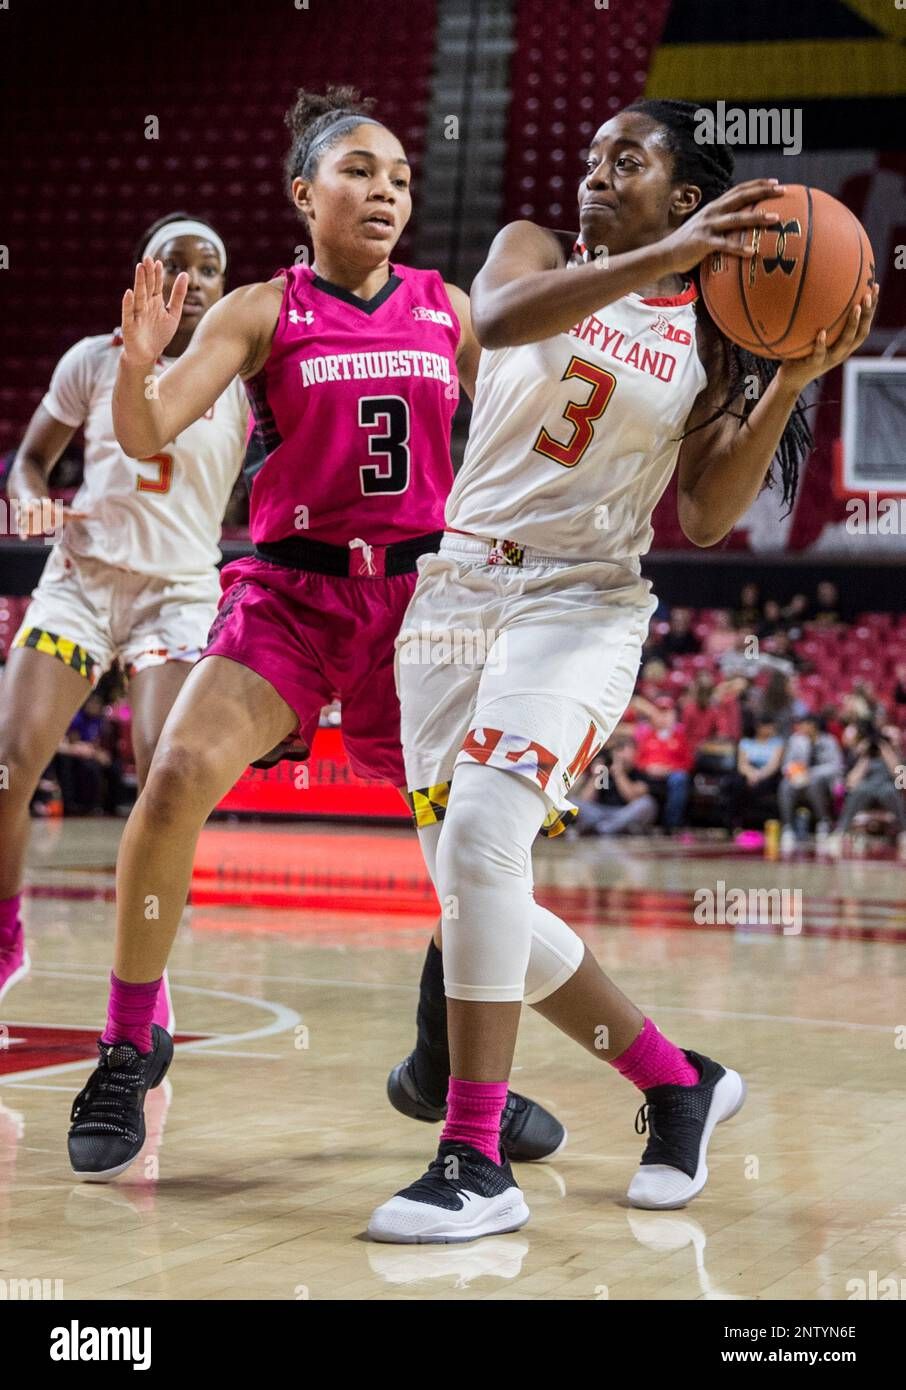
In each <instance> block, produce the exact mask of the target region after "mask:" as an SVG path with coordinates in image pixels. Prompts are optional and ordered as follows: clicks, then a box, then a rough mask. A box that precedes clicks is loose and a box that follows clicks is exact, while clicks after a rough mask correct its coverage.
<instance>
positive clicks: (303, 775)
mask: <svg viewBox="0 0 906 1390" xmlns="http://www.w3.org/2000/svg"><path fill="white" fill-rule="evenodd" d="M292 776H293V786H294V787H295V789H296V791H297V792H307V791H308V780H309V771H308V763H293V773H292Z"/></svg>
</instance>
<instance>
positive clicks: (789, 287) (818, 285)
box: [701, 184, 875, 358]
mask: <svg viewBox="0 0 906 1390" xmlns="http://www.w3.org/2000/svg"><path fill="white" fill-rule="evenodd" d="M764 206H765V207H767V208H769V209H770V210H772V211H775V212H777V213H779V215H780V221H779V222H778V223H777V224H776V226H772V227H765V228H764V229H760V228H756V229H755V230H754V231H753V230H751V229H747V230H745V231H742V232H740V233H739V237H740V239H742V238H744V237H753V236H754V238H755V241H754V247H755V255H754V257H752V258H751V259H750V260H743V259H742V258H739V257H736V256H732V255H725V254H724V253H723V252H721V251H717V252H715V253H714V254H713V255H711V256H708V257H706V259H705V260H704V261H703V262H702V267H701V288H702V294H703V296H704V299H705V304H706V305H707V307H708V312H709V313H710V315H711V317H712V318H713V319H714V322H715V323H716V324H717V326H718V327H719V328H720V330H721V332H723V333H724V334H726V336H727V337H728V338H730V339H732V341H733V342H734V343H737V344H738V345H739V346H740V347H743V348H747V349H748V351H749V352H752V353H755V354H756V355H757V356H759V357H769V358H796V357H807V356H808V354H809V353H810V352H811V350H812V344H813V343H814V341H815V338H816V337H817V336H818V334H819V333H820V331H821V329H822V328H826V329H827V345H828V347H832V346H833V344H834V343H835V342H836V341H837V339H838V338H839V337H840V334H841V333H842V332H843V330H844V328H845V326H846V319H847V315H848V314H849V311H850V309H851V308H852V306H853V304H856V303H858V302H859V301H860V300H861V299H862V298H863V296H864V295H865V293H866V291H867V290H868V289H869V287H870V286H871V285H873V284H874V283H875V278H874V272H875V259H874V252H873V251H872V249H871V243H870V241H869V240H868V236H867V235H866V232H865V229H864V227H863V226H862V224H861V223H860V222H859V221H858V219H857V218H856V217H854V216H853V214H852V213H851V212H850V211H849V208H847V207H844V205H843V204H842V203H840V202H838V201H837V199H836V198H832V197H831V196H830V195H829V194H827V193H822V191H821V190H820V189H819V188H808V187H806V186H805V185H804V184H791V185H789V186H788V187H787V189H786V191H785V193H784V194H783V196H782V197H780V198H772V199H770V200H768V202H766V203H765V204H764ZM749 244H752V243H751V242H750V243H749Z"/></svg>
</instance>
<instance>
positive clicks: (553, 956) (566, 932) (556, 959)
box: [525, 898, 585, 1004]
mask: <svg viewBox="0 0 906 1390" xmlns="http://www.w3.org/2000/svg"><path fill="white" fill-rule="evenodd" d="M584 955H585V943H584V941H583V940H582V938H581V937H580V936H577V935H576V933H575V932H574V931H573V929H572V927H568V926H567V925H566V923H565V922H564V921H563V920H562V918H560V917H557V916H555V914H554V913H553V912H548V910H547V908H546V907H540V906H539V905H538V903H536V902H535V900H534V898H533V899H532V952H531V955H530V956H529V963H528V970H527V971H526V974H525V1002H526V1004H540V1002H541V1000H542V999H546V998H547V997H548V995H549V994H553V993H554V991H555V990H558V989H559V988H560V986H561V985H565V984H566V982H567V980H569V979H571V978H572V976H573V975H575V973H576V971H577V970H578V969H579V966H580V965H581V964H582V957H583V956H584Z"/></svg>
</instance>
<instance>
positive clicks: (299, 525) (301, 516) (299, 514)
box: [293, 503, 308, 531]
mask: <svg viewBox="0 0 906 1390" xmlns="http://www.w3.org/2000/svg"><path fill="white" fill-rule="evenodd" d="M293 527H294V529H295V530H296V531H307V530H308V508H307V507H303V506H302V504H301V503H300V504H299V506H298V507H294V508H293Z"/></svg>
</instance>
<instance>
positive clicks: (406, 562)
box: [255, 531, 444, 578]
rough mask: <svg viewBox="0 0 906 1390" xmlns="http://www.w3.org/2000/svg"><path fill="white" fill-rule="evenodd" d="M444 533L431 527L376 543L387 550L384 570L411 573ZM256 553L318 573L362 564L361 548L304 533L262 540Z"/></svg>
mask: <svg viewBox="0 0 906 1390" xmlns="http://www.w3.org/2000/svg"><path fill="white" fill-rule="evenodd" d="M443 534H444V533H443V531H432V532H431V534H430V535H427V536H413V538H412V539H411V540H408V541H396V542H395V543H394V544H393V545H386V546H375V547H374V549H375V550H383V552H384V574H388V575H394V574H411V573H412V572H413V571H414V569H415V562H416V560H417V559H418V557H419V555H426V554H428V553H431V554H433V553H434V552H435V551H437V550H438V548H439V546H440V542H441V539H442V537H443ZM255 554H256V555H257V556H258V558H259V559H260V560H270V561H271V562H272V563H273V564H275V565H286V566H287V567H288V568H289V569H297V570H313V571H314V572H315V574H332V575H336V576H337V577H338V578H347V577H348V576H349V574H350V573H353V574H358V571H359V568H360V566H361V564H362V551H361V549H356V550H350V548H349V546H346V545H329V544H328V543H327V542H326V541H316V540H310V539H308V538H307V537H305V536H286V537H284V539H283V540H280V541H261V542H260V544H258V545H256V546H255Z"/></svg>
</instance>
